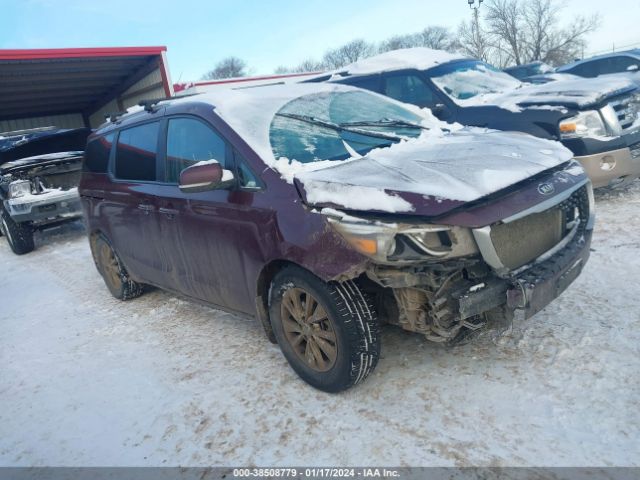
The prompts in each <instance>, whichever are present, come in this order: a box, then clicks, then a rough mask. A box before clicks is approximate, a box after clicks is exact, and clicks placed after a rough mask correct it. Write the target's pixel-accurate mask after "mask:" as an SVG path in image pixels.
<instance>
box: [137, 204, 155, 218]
mask: <svg viewBox="0 0 640 480" xmlns="http://www.w3.org/2000/svg"><path fill="white" fill-rule="evenodd" d="M138 209H139V210H142V211H143V212H144V213H145V215H149V214H150V213H151V212H152V211H153V205H150V204H148V203H141V204H140V205H138Z"/></svg>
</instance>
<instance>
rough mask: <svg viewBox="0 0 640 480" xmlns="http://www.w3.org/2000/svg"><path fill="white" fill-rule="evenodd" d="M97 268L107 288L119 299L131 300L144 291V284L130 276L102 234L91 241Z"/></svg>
mask: <svg viewBox="0 0 640 480" xmlns="http://www.w3.org/2000/svg"><path fill="white" fill-rule="evenodd" d="M89 243H90V246H91V254H92V255H93V261H94V262H95V264H96V268H97V269H98V272H100V275H102V279H103V280H104V283H105V284H106V286H107V288H108V289H109V291H110V292H111V295H113V296H114V297H115V298H117V299H118V300H131V299H132V298H136V297H139V296H140V295H142V294H143V293H144V286H143V285H142V284H140V283H137V282H134V281H133V280H131V278H130V277H129V274H128V273H127V271H126V270H125V268H124V266H123V265H122V262H121V261H120V258H119V257H118V255H117V254H116V252H115V250H114V249H113V247H112V246H111V244H110V243H109V242H108V241H107V239H106V238H104V237H103V236H102V235H97V236H95V237H93V238H92V239H91V241H90V242H89Z"/></svg>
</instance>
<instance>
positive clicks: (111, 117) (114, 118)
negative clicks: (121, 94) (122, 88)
mask: <svg viewBox="0 0 640 480" xmlns="http://www.w3.org/2000/svg"><path fill="white" fill-rule="evenodd" d="M126 113H127V112H126V111H125V112H113V113H106V114H105V115H104V119H105V120H106V121H107V122H111V123H115V122H116V121H117V120H118V119H119V118H120V117H121V116H123V115H126Z"/></svg>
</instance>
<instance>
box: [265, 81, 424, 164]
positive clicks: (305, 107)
mask: <svg viewBox="0 0 640 480" xmlns="http://www.w3.org/2000/svg"><path fill="white" fill-rule="evenodd" d="M424 120H425V119H424V117H423V116H421V115H419V114H416V113H413V112H411V111H410V110H408V109H407V108H405V107H404V106H402V105H400V104H398V103H395V102H390V101H388V100H386V99H383V98H380V97H378V96H376V95H372V94H370V93H368V92H364V91H351V92H340V93H337V92H331V93H329V92H323V93H316V94H312V95H305V96H303V97H300V98H297V99H295V100H292V101H291V102H289V103H288V104H287V105H285V106H284V107H283V108H282V109H281V110H280V111H279V112H278V113H276V114H275V116H274V118H273V121H272V122H271V129H270V132H269V139H270V142H271V146H272V149H273V154H274V157H275V158H282V157H285V158H288V159H291V160H296V161H298V162H301V163H310V162H316V161H322V160H345V159H347V158H350V157H352V156H362V155H365V154H366V153H367V152H369V151H370V150H372V149H373V148H378V147H384V146H389V145H391V144H392V143H395V142H397V141H398V140H399V139H400V138H416V137H418V136H419V135H420V133H421V131H422V130H423V128H422V122H423V121H424Z"/></svg>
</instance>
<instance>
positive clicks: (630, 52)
mask: <svg viewBox="0 0 640 480" xmlns="http://www.w3.org/2000/svg"><path fill="white" fill-rule="evenodd" d="M621 55H633V56H635V57H638V58H640V48H634V49H631V50H622V51H619V52H609V53H603V54H601V55H594V56H593V57H589V58H583V59H582V60H576V61H575V62H571V63H567V64H566V65H561V66H559V67H557V68H556V71H558V72H563V71H565V70H568V69H570V68H573V67H575V66H577V65H581V64H583V63H588V62H592V61H594V60H599V59H601V58H610V57H619V56H621Z"/></svg>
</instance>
